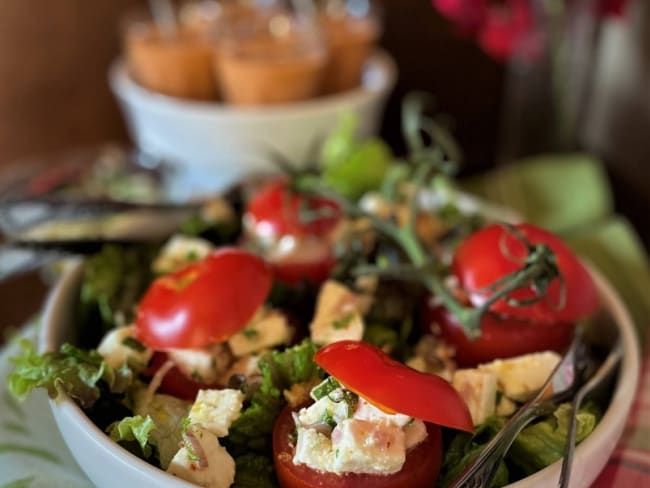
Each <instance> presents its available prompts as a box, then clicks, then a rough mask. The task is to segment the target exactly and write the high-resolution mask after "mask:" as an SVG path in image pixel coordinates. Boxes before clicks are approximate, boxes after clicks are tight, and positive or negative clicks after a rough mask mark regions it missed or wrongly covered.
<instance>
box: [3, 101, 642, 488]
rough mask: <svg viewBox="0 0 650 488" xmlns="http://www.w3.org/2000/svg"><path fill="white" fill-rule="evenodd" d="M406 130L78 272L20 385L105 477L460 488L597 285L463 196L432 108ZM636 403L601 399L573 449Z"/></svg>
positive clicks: (543, 421) (520, 474)
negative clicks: (395, 153)
mask: <svg viewBox="0 0 650 488" xmlns="http://www.w3.org/2000/svg"><path fill="white" fill-rule="evenodd" d="M410 103H411V104H413V103H414V102H413V101H411V102H410ZM411 108H413V107H411ZM416 108H417V107H416ZM405 133H406V135H407V140H408V142H409V145H410V152H409V155H408V157H407V158H406V159H405V160H403V161H393V160H392V156H391V155H390V151H389V150H388V149H387V148H386V146H385V145H383V143H382V142H381V141H378V140H375V141H357V140H356V139H355V138H354V137H351V135H350V134H351V129H350V128H349V127H348V128H347V129H345V128H344V129H342V130H341V131H339V132H338V133H336V134H335V135H334V136H333V138H332V139H330V140H329V141H328V142H327V143H326V146H325V150H324V157H323V160H324V168H323V169H321V170H319V171H314V172H304V171H303V172H301V173H299V174H297V173H295V172H291V171H289V172H288V173H287V175H286V176H284V177H275V178H273V179H266V180H260V181H257V182H255V183H252V184H250V185H248V184H247V185H243V186H241V187H240V188H238V189H237V190H235V191H233V192H231V193H230V194H229V195H228V196H227V197H220V198H215V199H212V200H210V201H206V203H205V205H204V206H203V207H202V208H201V209H200V210H199V211H197V214H196V215H195V216H194V217H192V218H191V219H189V220H188V221H187V222H185V224H184V225H183V226H181V227H180V228H179V230H178V233H177V234H176V235H174V236H172V237H171V238H170V239H169V240H167V241H166V242H164V243H152V244H147V245H144V244H137V245H136V244H133V245H115V244H111V245H106V246H104V247H103V248H102V249H101V250H100V251H99V252H98V253H96V254H94V255H91V256H88V257H87V258H86V259H84V260H83V262H81V261H77V262H75V263H74V265H73V266H72V268H71V269H70V270H69V271H67V272H66V273H65V274H64V276H63V278H62V280H61V282H60V283H59V285H58V287H57V288H56V289H55V292H54V294H53V296H52V298H51V300H50V302H49V305H48V307H47V317H46V326H45V329H44V333H43V344H44V349H45V350H44V351H42V352H37V351H36V350H35V349H34V348H33V346H31V345H30V344H28V343H25V344H23V353H22V354H21V355H20V356H18V357H15V358H13V362H14V364H15V369H14V371H13V373H12V374H11V375H10V377H9V387H10V389H11V391H12V392H13V393H14V394H15V395H16V396H18V397H22V396H24V395H26V394H28V393H29V392H30V391H31V390H33V389H34V388H45V389H47V390H48V392H49V394H50V397H52V398H53V399H56V400H55V401H53V412H54V415H55V418H56V420H57V423H58V424H59V427H60V429H61V431H62V433H63V435H64V438H65V439H66V442H67V443H68V445H69V446H70V447H71V450H72V451H73V453H74V455H75V457H76V458H77V460H78V461H79V463H80V465H81V466H82V468H83V469H84V470H85V471H86V473H87V474H88V475H89V477H90V478H91V479H92V480H93V482H95V483H96V484H97V485H99V486H116V485H118V484H120V483H125V484H127V485H137V484H142V483H151V484H156V485H157V486H170V487H171V486H183V485H184V483H187V482H189V483H193V484H196V485H200V486H208V487H214V488H226V487H230V486H234V487H240V488H242V487H253V486H254V487H278V486H279V487H281V488H310V487H317V486H328V487H337V488H348V487H361V488H363V487H387V488H388V487H413V488H419V487H433V486H440V487H444V486H447V485H448V484H449V483H450V482H452V481H453V480H454V479H455V478H456V476H458V474H459V473H460V472H461V471H462V470H463V468H464V467H465V466H467V464H468V463H469V462H470V461H471V460H472V459H473V457H474V456H475V455H476V454H477V453H478V452H479V451H480V450H481V448H482V447H483V446H484V445H485V444H486V443H487V442H488V441H489V440H490V439H491V438H492V437H493V436H494V434H495V433H496V432H497V431H498V430H499V429H500V428H501V426H502V425H503V424H504V423H505V422H506V421H507V419H508V418H509V417H510V416H512V415H513V414H514V413H515V412H516V411H517V410H518V409H519V408H520V407H521V405H522V404H524V403H525V402H526V401H528V400H529V399H530V398H532V397H533V396H534V395H536V394H537V393H538V392H539V391H540V389H541V388H542V387H543V385H544V384H545V382H546V379H547V378H548V377H549V375H550V374H551V372H552V371H553V370H554V368H555V366H556V365H557V364H558V362H559V361H560V359H561V354H562V353H563V351H564V350H565V349H566V348H567V346H568V345H569V343H570V342H571V340H572V337H573V333H574V330H575V325H576V323H577V322H578V321H580V320H582V319H584V318H586V317H589V316H592V315H593V314H595V313H596V311H597V310H598V309H599V307H600V299H601V297H602V295H603V294H602V291H603V288H602V286H603V285H602V284H599V283H600V282H599V281H598V280H599V279H598V278H596V279H594V277H593V276H592V274H591V273H590V272H589V271H588V269H587V268H586V267H585V266H584V265H583V264H582V263H581V261H580V260H579V259H578V257H577V256H575V255H574V253H573V252H572V251H571V250H570V249H569V248H568V247H567V246H566V245H565V244H564V243H563V242H562V241H561V240H560V239H559V238H558V237H556V236H555V235H553V234H551V233H549V232H548V231H546V230H544V229H541V228H539V227H536V226H534V225H530V224H526V223H512V222H510V223H504V222H501V221H500V219H501V218H503V215H504V213H503V211H501V213H499V211H498V210H499V209H497V211H496V212H495V209H493V208H491V207H490V206H489V205H487V204H485V205H482V204H481V203H480V202H478V201H477V200H473V199H471V198H470V197H467V196H465V195H462V194H460V193H458V192H457V191H456V190H455V189H454V185H453V182H452V181H451V180H450V177H449V172H450V170H451V169H452V168H453V165H454V163H455V162H456V161H457V160H458V152H457V149H456V147H455V145H454V144H453V143H452V142H451V138H450V137H449V136H448V134H447V133H446V132H445V131H444V129H443V128H441V127H440V126H438V125H436V124H435V123H434V122H433V121H432V120H431V119H429V118H428V117H426V116H424V115H423V114H422V112H421V111H419V110H414V111H407V113H406V115H405ZM423 133H424V136H425V137H422V136H423ZM425 140H426V141H427V142H425ZM360 154H361V156H360ZM359 161H365V164H367V165H368V169H367V171H366V169H365V168H364V166H363V165H362V164H361V163H360V162H359ZM348 165H349V166H348ZM373 165H375V166H373ZM468 202H469V203H468ZM477 202H478V203H477ZM606 301H607V300H606ZM608 307H609V305H608V303H606V304H605V308H608ZM610 308H611V307H610ZM623 315H624V313H623ZM628 347H629V346H628ZM629 366H630V365H628V367H629ZM632 366H633V365H632ZM632 388H633V386H632ZM549 393H550V392H549ZM629 396H630V393H629V391H627V390H626V391H623V392H619V391H618V390H617V391H616V392H615V394H614V396H613V397H612V398H611V404H610V408H609V409H608V402H609V401H610V399H609V398H608V399H606V400H604V401H603V402H587V403H586V404H585V405H584V406H583V408H582V409H581V410H580V411H579V412H577V414H576V415H577V422H578V441H579V442H580V441H582V440H584V439H587V440H589V436H590V434H591V433H592V431H593V430H594V429H598V428H599V426H600V425H599V422H600V421H601V418H603V413H604V412H606V411H607V412H609V411H610V410H611V408H612V405H615V404H616V405H617V408H620V409H622V410H624V409H625V408H627V409H629V398H628V397H629ZM617 402H619V403H620V402H622V403H621V404H620V405H619V404H618V403H617ZM572 415H573V412H572V411H571V408H570V406H569V405H568V404H560V405H558V407H557V409H556V410H555V411H554V412H553V413H552V414H550V415H548V416H545V417H541V418H539V419H537V420H536V421H534V422H533V423H532V424H530V425H529V426H528V427H526V428H525V429H524V430H523V432H521V434H520V435H519V436H518V437H517V439H516V440H515V442H514V444H513V446H512V449H510V451H509V452H508V455H507V456H506V458H505V459H504V461H503V462H502V463H501V465H500V467H499V469H498V471H497V473H496V477H495V479H494V481H493V484H492V485H493V486H504V485H507V484H509V483H513V482H517V481H518V480H524V481H523V482H525V480H526V479H529V477H530V475H533V473H537V475H534V476H538V475H539V474H540V473H539V472H540V471H541V470H543V469H544V468H545V467H547V466H549V465H551V464H553V463H555V462H556V461H557V460H559V459H560V458H561V457H562V453H563V450H564V444H565V441H566V435H567V430H568V425H569V421H570V419H571V416H572ZM618 415H620V412H619V413H618ZM605 417H607V415H605ZM623 417H624V414H623ZM617 418H618V417H617ZM605 420H606V419H605V418H603V421H602V424H604V425H605V427H606V428H607V429H606V432H608V437H607V439H609V441H612V439H615V438H616V436H617V433H618V434H620V428H619V427H622V424H620V423H618V422H617V423H615V425H612V426H608V425H609V424H608V423H607V422H606V421H605ZM587 444H588V442H587V441H585V447H586V448H588V447H589V446H588V445H587ZM581 448H582V446H580V448H579V452H578V458H581V456H583V455H582V454H581V451H580V449H581ZM585 452H587V453H588V452H589V451H588V450H586V449H585ZM610 452H611V450H610ZM602 455H603V454H602V452H601V454H599V455H598V456H600V457H602ZM605 459H606V456H605Z"/></svg>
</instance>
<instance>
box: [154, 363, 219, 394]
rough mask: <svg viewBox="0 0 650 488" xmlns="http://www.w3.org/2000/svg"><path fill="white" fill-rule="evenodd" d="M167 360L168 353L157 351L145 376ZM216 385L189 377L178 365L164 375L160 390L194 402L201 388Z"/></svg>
mask: <svg viewBox="0 0 650 488" xmlns="http://www.w3.org/2000/svg"><path fill="white" fill-rule="evenodd" d="M166 361H167V354H166V353H164V352H155V353H154V355H153V357H152V358H151V363H150V364H149V367H148V368H147V369H146V370H145V371H143V373H142V374H143V375H144V376H153V375H154V374H155V373H156V371H158V370H159V369H160V367H161V366H162V365H163V364H165V362H166ZM214 387H215V385H207V384H205V383H198V382H196V381H194V380H193V379H191V378H188V377H187V376H185V375H184V374H183V372H182V371H181V370H180V369H179V368H178V367H177V366H174V367H173V368H172V369H170V370H169V371H168V372H167V374H165V376H163V379H162V382H161V383H160V388H158V392H159V393H165V394H167V395H171V396H175V397H176V398H181V399H182V400H187V401H190V402H193V401H194V399H195V398H196V394H197V393H198V392H199V390H206V389H209V388H214Z"/></svg>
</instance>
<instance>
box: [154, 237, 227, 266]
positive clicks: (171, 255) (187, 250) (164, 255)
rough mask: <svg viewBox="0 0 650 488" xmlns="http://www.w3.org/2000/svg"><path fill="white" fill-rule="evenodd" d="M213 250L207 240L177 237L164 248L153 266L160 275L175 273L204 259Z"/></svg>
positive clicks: (170, 240)
mask: <svg viewBox="0 0 650 488" xmlns="http://www.w3.org/2000/svg"><path fill="white" fill-rule="evenodd" d="M213 250H214V246H213V245H212V243H211V242H209V241H206V240H205V239H201V238H200V237H188V236H182V235H176V236H173V237H172V238H171V239H169V241H167V243H166V244H165V245H164V246H163V248H162V249H161V251H160V253H159V254H158V256H157V257H156V259H155V260H154V262H153V264H152V269H153V271H154V273H158V274H167V273H173V272H174V271H177V270H179V269H181V268H183V267H184V266H187V265H188V264H190V263H193V262H195V261H199V260H201V259H203V258H204V257H206V256H207V255H208V254H210V253H211V252H212V251H213Z"/></svg>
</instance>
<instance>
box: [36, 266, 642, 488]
mask: <svg viewBox="0 0 650 488" xmlns="http://www.w3.org/2000/svg"><path fill="white" fill-rule="evenodd" d="M81 271H82V268H81V266H80V265H79V263H78V262H77V263H73V265H71V266H70V267H69V268H68V270H67V271H66V272H65V273H64V274H63V276H62V278H61V279H60V281H59V282H58V284H57V285H56V287H55V288H54V290H53V291H52V293H51V294H50V297H49V299H48V301H47V305H46V308H45V317H44V324H43V329H42V332H41V337H40V347H41V350H45V351H50V350H54V349H57V348H58V345H59V344H61V343H62V342H64V341H66V340H72V338H71V337H70V336H69V335H70V333H71V332H70V328H69V324H70V323H71V322H72V319H73V305H74V304H75V301H76V299H77V296H78V292H79V283H80V277H81ZM594 278H595V280H596V284H597V286H598V289H599V291H600V295H601V299H602V301H603V305H604V308H605V309H606V310H608V311H609V312H610V313H611V315H612V317H613V318H614V320H615V322H616V324H617V325H618V327H619V331H620V334H621V338H622V341H623V347H624V357H623V362H622V365H621V368H620V371H619V374H618V378H617V384H616V388H615V390H614V393H613V397H612V399H611V403H610V406H609V408H608V409H607V411H606V412H605V415H604V416H603V418H602V420H601V422H600V423H599V424H598V426H597V427H596V429H595V430H594V431H593V433H592V434H591V435H590V436H589V437H588V438H587V439H586V440H585V441H584V442H582V443H581V444H580V445H579V446H578V448H577V449H576V453H575V459H574V465H573V474H572V477H571V485H570V486H571V488H588V487H589V486H590V485H591V483H592V482H593V481H594V480H595V479H596V477H597V476H598V473H599V472H600V471H601V470H602V468H603V467H604V466H605V464H606V462H607V459H608V458H609V456H610V455H611V453H612V451H613V450H614V447H615V446H616V442H617V441H618V439H619V437H620V436H621V433H622V431H623V427H624V426H625V421H626V420H627V416H628V413H629V411H630V408H631V406H632V401H633V398H634V394H635V391H636V386H637V381H638V375H639V367H640V360H639V347H638V342H637V339H636V335H635V330H634V325H633V323H632V320H631V318H630V315H629V313H628V312H627V310H626V309H625V307H624V306H623V304H622V302H621V300H620V298H619V297H618V295H617V293H616V292H615V291H614V290H613V289H612V287H611V286H610V285H609V284H608V283H607V282H606V281H605V280H604V279H603V277H602V276H601V275H600V274H598V273H596V272H595V273H594ZM50 406H51V408H52V412H53V414H54V419H55V420H56V423H57V425H58V427H59V430H60V431H61V434H62V435H63V438H64V439H65V442H66V444H67V445H68V447H69V448H70V451H71V452H72V455H73V456H74V458H75V459H76V460H77V462H78V463H79V466H81V468H82V469H83V470H84V472H85V473H86V474H87V475H88V477H89V478H90V480H91V481H92V482H93V483H95V485H97V486H98V487H100V488H102V487H106V488H109V487H115V486H156V487H160V488H180V487H188V486H193V485H190V484H188V483H186V482H184V481H181V480H179V479H178V478H174V477H173V476H170V475H168V474H166V473H165V472H164V471H162V470H159V469H157V468H154V467H153V466H151V465H149V464H147V463H145V462H144V461H142V460H140V459H139V458H137V457H136V456H134V455H132V454H130V453H129V452H128V451H126V450H124V449H122V448H121V447H120V446H118V445H117V444H116V443H114V442H113V441H111V440H110V439H109V438H108V437H107V436H106V435H105V434H104V433H103V432H102V431H101V430H99V429H98V428H97V427H96V426H95V425H94V424H93V423H92V422H91V421H90V420H89V419H88V417H86V415H85V414H84V413H83V411H82V410H81V409H80V408H79V407H78V406H77V405H76V404H75V403H74V402H73V401H72V400H70V399H69V398H67V397H63V398H60V399H59V400H58V401H51V402H50ZM559 474H560V462H556V463H554V464H552V465H551V466H548V467H547V468H545V469H543V470H541V471H539V472H537V473H536V474H534V475H532V476H529V477H527V478H525V479H523V480H521V481H519V482H517V483H513V484H511V485H509V488H540V487H549V488H550V487H555V486H557V481H558V479H559Z"/></svg>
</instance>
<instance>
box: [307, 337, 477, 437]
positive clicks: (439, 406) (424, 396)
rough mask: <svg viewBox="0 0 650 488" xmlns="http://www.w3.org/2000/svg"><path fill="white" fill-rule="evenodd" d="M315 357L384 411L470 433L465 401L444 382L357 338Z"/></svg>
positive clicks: (329, 348)
mask: <svg viewBox="0 0 650 488" xmlns="http://www.w3.org/2000/svg"><path fill="white" fill-rule="evenodd" d="M314 361H315V362H316V364H318V365H319V366H320V367H321V368H323V369H324V370H325V371H327V372H328V373H329V374H331V375H332V376H333V377H334V378H336V379H337V380H338V381H339V382H340V383H341V384H342V385H344V386H345V387H346V388H347V389H349V390H350V391H353V392H355V393H356V394H358V395H359V396H361V397H363V398H365V399H366V400H368V401H369V402H370V403H372V404H373V405H375V406H377V407H379V408H381V409H382V410H384V411H386V412H391V413H395V412H397V413H402V414H404V415H408V416H409V417H414V418H416V419H420V420H424V421H425V422H430V423H432V424H436V425H442V426H444V427H451V428H452V429H459V430H465V431H467V432H472V430H473V429H474V425H473V423H472V417H471V415H470V413H469V410H468V409H467V405H466V404H465V402H464V401H463V399H462V398H461V397H460V396H459V395H458V392H456V390H454V388H453V387H452V386H451V385H450V384H449V382H447V381H445V380H444V379H442V378H440V377H439V376H436V375H432V374H426V373H421V372H419V371H416V370H414V369H412V368H409V367H408V366H406V365H404V364H402V363H400V362H398V361H395V360H394V359H393V358H391V357H390V356H389V355H388V354H386V353H385V352H383V351H382V350H381V349H379V348H378V347H375V346H373V345H371V344H368V343H366V342H361V341H340V342H334V343H332V344H330V345H328V346H325V347H324V348H322V349H320V350H319V351H318V352H317V353H316V354H315V355H314Z"/></svg>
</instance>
